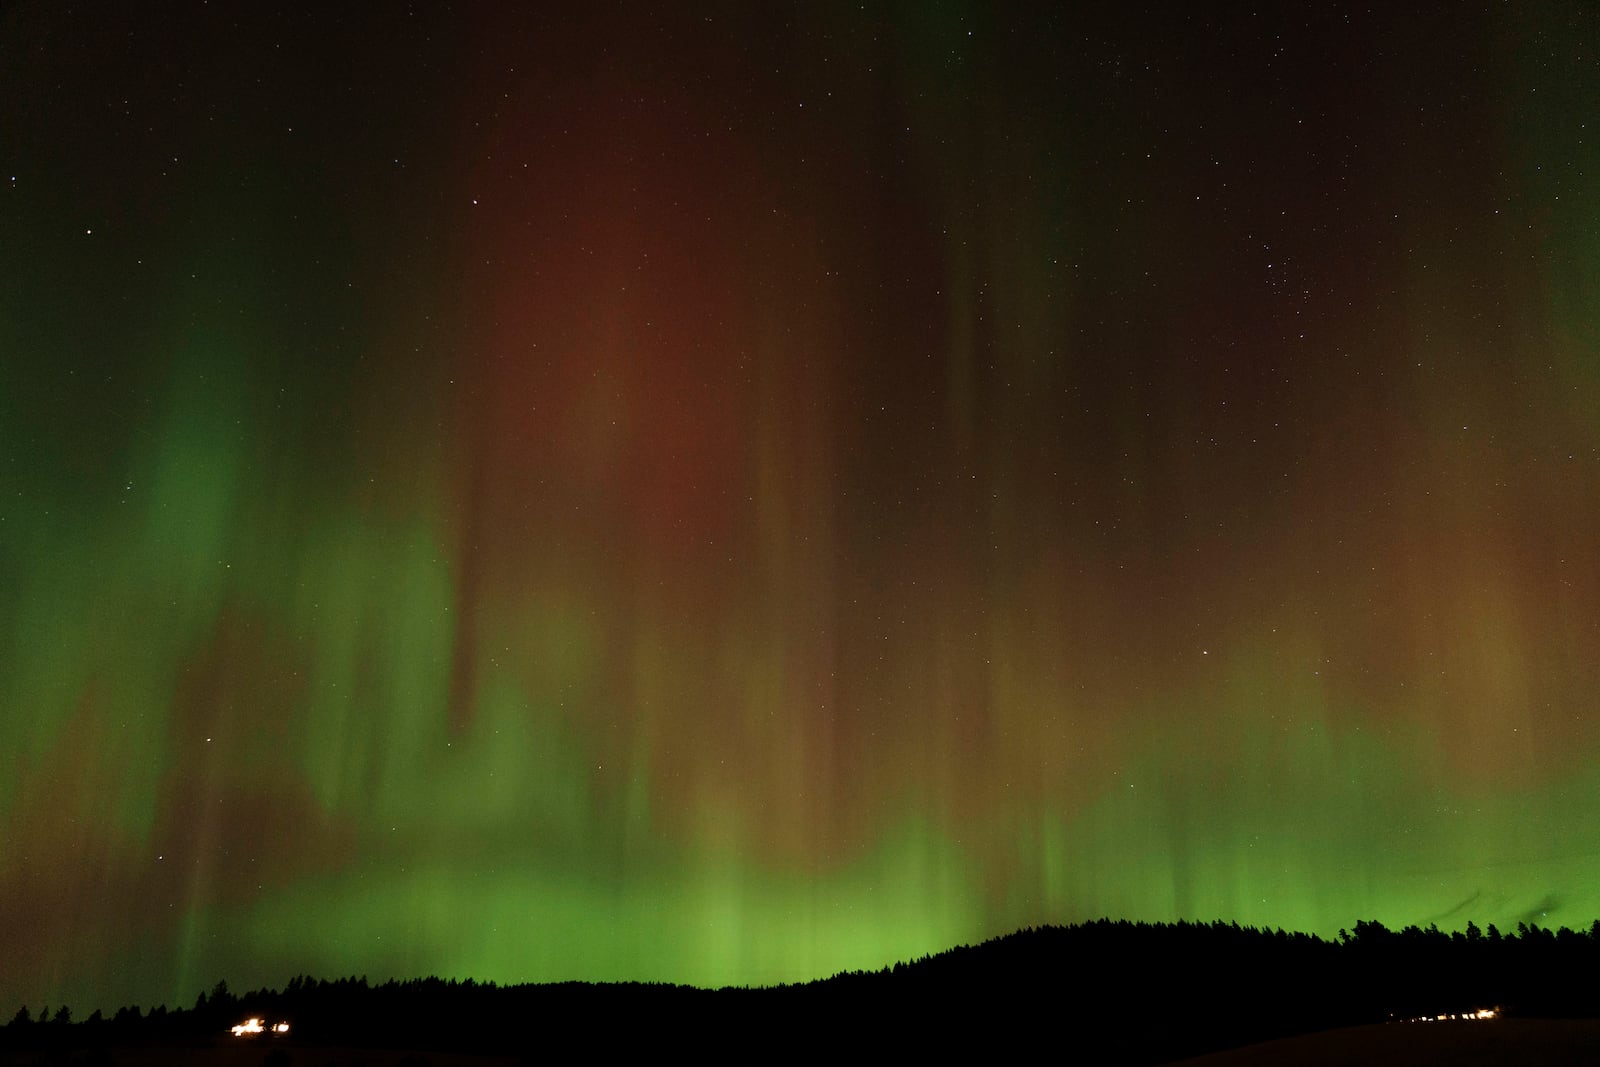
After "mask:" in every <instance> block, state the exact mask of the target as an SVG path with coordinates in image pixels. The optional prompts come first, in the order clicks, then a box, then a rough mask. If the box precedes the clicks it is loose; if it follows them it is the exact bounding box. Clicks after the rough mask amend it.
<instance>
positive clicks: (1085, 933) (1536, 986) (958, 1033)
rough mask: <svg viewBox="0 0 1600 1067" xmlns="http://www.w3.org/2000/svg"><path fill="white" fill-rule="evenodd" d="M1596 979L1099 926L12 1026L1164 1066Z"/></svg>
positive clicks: (1584, 990) (1455, 954) (1554, 1013)
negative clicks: (855, 954)
mask: <svg viewBox="0 0 1600 1067" xmlns="http://www.w3.org/2000/svg"><path fill="white" fill-rule="evenodd" d="M1596 975H1600V920H1597V921H1596V922H1595V923H1594V924H1593V925H1591V926H1590V928H1589V929H1588V930H1586V931H1574V930H1571V929H1567V928H1561V929H1559V930H1549V929H1544V928H1541V927H1539V926H1537V925H1529V924H1526V923H1519V924H1518V926H1517V928H1516V930H1514V931H1508V932H1506V933H1502V932H1501V931H1499V930H1498V929H1497V928H1496V927H1495V926H1493V925H1490V926H1488V927H1486V928H1484V929H1481V930H1480V929H1479V928H1478V927H1477V926H1476V925H1475V924H1472V923H1469V924H1467V927H1466V929H1465V930H1463V931H1455V932H1450V933H1446V932H1441V931H1440V930H1438V929H1437V928H1436V927H1433V926H1429V927H1428V928H1426V929H1423V928H1419V927H1416V926H1407V927H1405V928H1404V929H1401V930H1390V929H1388V928H1386V927H1385V926H1383V925H1382V924H1381V923H1379V922H1375V921H1367V922H1358V923H1356V924H1355V927H1354V928H1353V929H1352V930H1348V931H1345V930H1341V931H1340V932H1339V935H1338V937H1337V938H1335V939H1332V940H1328V939H1324V938H1321V937H1318V936H1315V935H1311V934H1305V933H1287V932H1285V931H1283V930H1281V929H1276V930H1265V929H1255V928H1251V927H1241V926H1239V925H1238V924H1237V923H1222V922H1215V923H1190V922H1178V923H1170V924H1165V923H1135V922H1128V921H1110V920H1100V921H1096V922H1089V923H1084V924H1081V925H1073V926H1064V927H1056V926H1052V927H1041V928H1033V929H1026V930H1021V931H1018V932H1016V933H1013V934H1010V935H1007V936H1005V937H1000V938H997V939H994V940H991V941H987V942H984V943H982V944H979V945H972V946H962V947H958V948H952V949H949V950H947V951H944V952H940V953H938V954H936V955H931V956H925V957H923V958H921V959H917V960H913V961H907V962H902V963H897V964H895V965H893V966H892V967H886V968H884V969H882V970H878V971H852V972H844V973H840V974H836V975H834V976H833V977H831V978H826V979H820V980H817V981H813V982H808V983H804V984H796V985H784V986H774V987H766V988H724V989H716V990H707V989H700V988H696V987H691V986H678V985H664V984H648V983H605V984H593V983H586V982H567V983H557V984H529V985H496V984H494V983H489V982H476V981H473V980H471V979H466V980H456V979H450V980H445V979H440V978H421V979H412V980H405V981H400V980H390V981H385V982H382V983H381V984H373V983H371V982H369V981H368V979H367V978H365V977H362V978H355V977H347V978H340V979H337V980H326V979H316V978H312V977H309V976H299V977H295V978H293V979H291V980H290V981H289V982H288V984H287V985H286V986H284V987H283V988H282V989H258V990H251V991H249V992H247V993H242V994H236V993H234V992H233V991H232V990H230V989H229V987H228V985H227V983H226V981H220V982H218V983H217V984H216V986H215V987H213V988H212V989H211V990H210V991H209V992H207V993H201V994H200V996H199V997H198V999H197V1000H196V1001H195V1003H194V1004H193V1005H189V1006H178V1007H168V1006H166V1005H157V1006H156V1007H154V1008H152V1009H149V1010H143V1009H141V1008H139V1007H135V1006H128V1007H124V1008H121V1009H120V1010H118V1011H117V1012H116V1013H115V1014H114V1015H113V1016H112V1017H110V1018H107V1017H105V1016H104V1015H103V1014H102V1013H101V1012H99V1011H96V1012H95V1013H94V1014H92V1015H90V1016H89V1017H87V1018H84V1019H81V1020H79V1019H76V1018H75V1017H74V1015H73V1013H72V1011H71V1010H70V1009H69V1007H68V1006H65V1005H58V1006H56V1007H54V1008H51V1007H48V1006H41V1007H40V1008H39V1009H38V1010H37V1011H34V1010H30V1009H29V1008H27V1007H23V1008H21V1009H19V1010H18V1011H17V1012H16V1014H15V1016H14V1017H13V1018H12V1019H11V1021H10V1022H9V1023H8V1024H7V1025H5V1026H4V1027H0V1052H4V1053H6V1054H7V1056H8V1057H15V1055H16V1054H19V1053H28V1052H39V1051H47V1052H54V1053H61V1052H73V1053H74V1054H75V1055H76V1054H81V1055H83V1056H86V1057H89V1058H86V1059H83V1060H81V1062H114V1061H112V1060H110V1059H108V1058H102V1059H99V1060H97V1059H95V1058H93V1054H94V1052H95V1050H102V1056H103V1057H104V1056H107V1055H108V1054H106V1053H104V1052H103V1050H108V1049H139V1048H146V1049H151V1048H163V1047H165V1048H183V1047H187V1048H196V1047H207V1046H213V1047H214V1046H228V1045H235V1044H237V1043H238V1042H239V1041H240V1040H241V1039H240V1038H237V1037H234V1036H233V1035H232V1034H231V1033H230V1027H232V1026H234V1025H236V1024H238V1023H240V1022H241V1021H242V1020H244V1019H245V1018H247V1017H252V1016H253V1017H258V1018H261V1019H265V1020H267V1021H268V1024H269V1025H271V1023H273V1022H276V1021H279V1020H282V1021H285V1022H288V1023H290V1024H291V1031H290V1032H289V1033H288V1034H287V1035H284V1036H282V1037H277V1036H273V1035H271V1034H267V1035H263V1036H259V1037H254V1038H247V1039H244V1040H253V1041H256V1042H259V1043H260V1044H261V1045H263V1046H267V1047H268V1048H269V1052H270V1054H271V1056H270V1058H271V1059H273V1060H274V1061H275V1062H296V1059H295V1052H296V1050H302V1049H318V1048H331V1047H359V1048H368V1049H395V1050H412V1051H416V1052H417V1053H419V1054H423V1053H429V1052H432V1053H442V1052H463V1053H479V1054H498V1055H506V1056H527V1057H531V1056H535V1055H543V1054H545V1053H547V1052H548V1050H549V1047H550V1045H549V1043H550V1042H551V1041H552V1040H553V1039H554V1038H555V1037H556V1035H559V1034H563V1033H565V1034H570V1035H580V1036H582V1037H583V1039H584V1040H586V1041H596V1042H600V1043H601V1044H603V1045H604V1046H605V1048H606V1049H607V1050H609V1051H611V1052H617V1051H627V1050H630V1049H637V1050H641V1051H642V1050H650V1049H659V1048H663V1047H670V1046H672V1045H684V1044H686V1045H692V1046H696V1047H698V1048H699V1049H700V1050H701V1051H702V1052H703V1053H704V1054H706V1055H713V1056H715V1055H719V1054H728V1055H733V1054H736V1053H737V1052H738V1050H739V1049H741V1048H742V1049H744V1050H746V1051H747V1052H754V1051H756V1050H759V1049H764V1048H765V1049H770V1048H772V1047H773V1046H774V1044H776V1045H777V1046H778V1047H781V1048H782V1049H783V1050H784V1051H786V1052H787V1053H791V1054H797V1055H803V1054H818V1055H823V1054H830V1053H841V1052H845V1051H849V1052H851V1053H860V1052H874V1051H876V1052H879V1053H884V1054H892V1053H896V1052H906V1051H929V1052H931V1051H934V1050H943V1051H950V1050H962V1049H968V1050H974V1051H976V1050H979V1049H981V1048H986V1047H987V1048H993V1047H1000V1048H1004V1047H1008V1046H1009V1045H1011V1044H1012V1043H1014V1042H1016V1041H1018V1040H1020V1039H1021V1037H1022V1036H1023V1035H1025V1034H1030V1033H1045V1034H1047V1035H1052V1036H1050V1037H1049V1038H1048V1039H1049V1040H1051V1041H1053V1042H1056V1043H1064V1044H1065V1045H1067V1046H1070V1047H1071V1048H1072V1049H1073V1050H1075V1051H1076V1052H1079V1053H1082V1054H1084V1055H1087V1056H1089V1057H1091V1058H1092V1059H1093V1060H1094V1061H1097V1062H1122V1063H1158V1062H1164V1061H1168V1060H1172V1059H1176V1058H1180V1057H1185V1056H1193V1055H1199V1054H1202V1053H1206V1052H1210V1051H1214V1050H1220V1049H1227V1048H1232V1047H1236V1046H1241V1045H1248V1044H1253V1043H1257V1042H1261V1041H1267V1040H1271V1039H1275V1038H1281V1037H1288V1036H1292V1035H1296V1034H1305V1033H1311V1032H1315V1031H1320V1030H1327V1029H1332V1028H1337V1027H1349V1026H1358V1025H1362V1024H1368V1023H1381V1022H1395V1023H1403V1022H1405V1021H1407V1020H1415V1019H1419V1018H1434V1017H1438V1016H1452V1015H1463V1014H1466V1013H1471V1012H1476V1011H1479V1010H1486V1009H1493V1010H1494V1011H1495V1012H1496V1014H1497V1016H1498V1017H1501V1018H1504V1017H1507V1016H1509V1017H1513V1018H1584V1019H1589V1018H1597V1017H1600V998H1597V995H1596V986H1595V982H1594V978H1595V976H1596ZM1474 1025H1480V1024H1474ZM1483 1025H1494V1024H1493V1023H1489V1024H1483ZM314 1059H315V1058H314V1057H312V1058H311V1059H307V1060H306V1062H313V1060H314ZM425 1059H426V1057H425V1056H422V1057H421V1058H419V1059H418V1060H417V1061H416V1062H419V1063H420V1062H425ZM6 1062H23V1061H21V1060H17V1059H15V1058H10V1059H8V1060H7V1061H6ZM315 1062H322V1061H321V1060H315Z"/></svg>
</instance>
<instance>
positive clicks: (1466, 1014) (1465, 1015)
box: [1406, 1008, 1499, 1023]
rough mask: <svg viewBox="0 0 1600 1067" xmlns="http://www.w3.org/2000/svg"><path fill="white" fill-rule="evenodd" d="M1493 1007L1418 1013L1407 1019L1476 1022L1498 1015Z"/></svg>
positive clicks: (1425, 1021) (1417, 1021)
mask: <svg viewBox="0 0 1600 1067" xmlns="http://www.w3.org/2000/svg"><path fill="white" fill-rule="evenodd" d="M1498 1014H1499V1013H1498V1012H1497V1011H1496V1010H1495V1009H1494V1008H1479V1009H1478V1010H1477V1011H1462V1012H1453V1013H1451V1014H1448V1015H1419V1016H1417V1017H1416V1018H1415V1019H1407V1020H1406V1021H1407V1022H1412V1023H1448V1022H1478V1021H1479V1020H1482V1019H1494V1018H1497V1017H1498Z"/></svg>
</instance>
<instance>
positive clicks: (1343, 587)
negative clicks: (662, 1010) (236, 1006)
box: [0, 3, 1600, 1015]
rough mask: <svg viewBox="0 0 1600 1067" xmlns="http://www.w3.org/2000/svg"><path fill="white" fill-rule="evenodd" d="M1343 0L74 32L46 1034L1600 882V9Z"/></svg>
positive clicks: (685, 977) (50, 678) (1302, 921)
mask: <svg viewBox="0 0 1600 1067" xmlns="http://www.w3.org/2000/svg"><path fill="white" fill-rule="evenodd" d="M1344 14H1345V12H1343V11H1332V12H1326V13H1322V14H1317V15H1314V16H1310V18H1311V22H1310V23H1309V24H1307V23H1302V22H1298V21H1295V19H1294V18H1291V17H1290V16H1288V15H1263V16H1260V17H1256V16H1251V17H1248V18H1247V17H1245V16H1239V17H1237V18H1235V17H1233V16H1217V18H1216V20H1215V21H1213V22H1210V23H1204V24H1201V23H1197V22H1195V21H1194V20H1195V19H1196V18H1198V16H1192V13H1191V19H1190V22H1188V23H1183V22H1182V21H1181V20H1177V19H1173V18H1167V17H1164V16H1161V17H1158V14H1157V13H1153V12H1152V13H1145V14H1139V13H1135V12H1125V11H1122V10H1121V9H1113V8H1110V7H1107V8H1105V9H1103V10H1101V9H1097V8H1094V7H1087V8H1081V9H1073V10H1071V11H1064V12H1061V13H1058V15H1057V16H1056V17H1054V18H1053V19H1046V20H1042V21H1040V20H1035V19H1033V18H1032V17H1030V18H1026V19H1025V18H1022V17H1020V16H1015V15H1013V14H1009V13H1007V12H1005V11H1003V10H999V9H991V8H989V7H988V6H982V7H979V6H976V5H961V4H954V5H945V6H942V7H940V8H938V9H937V10H930V11H924V10H922V9H921V8H919V7H916V6H912V7H907V8H903V9H893V8H886V9H878V10H871V11H859V10H844V9H840V10H829V11H817V12H804V13H792V14H791V15H788V16H785V17H783V18H776V17H770V16H767V15H754V14H751V13H749V12H747V11H745V10H744V9H743V8H742V7H741V6H739V5H727V6H719V5H713V6H712V8H711V9H709V10H707V11H705V12H702V13H700V15H698V16H696V17H688V16H686V15H682V14H677V13H671V12H668V13H655V14H650V15H648V16H646V15H644V14H642V13H639V12H631V13H615V12H608V11H603V10H591V11H585V12H583V13H581V14H569V15H567V16H563V17H555V16H553V15H550V14H549V13H547V12H545V11H543V10H540V11H520V12H511V13H506V12H496V13H493V14H490V13H489V12H488V11H487V10H483V11H474V12H473V13H471V14H470V15H469V16H467V17H464V18H459V19H457V18H450V19H447V18H445V17H443V16H442V15H437V14H429V15H417V16H414V17H412V18H410V19H409V20H400V19H396V18H391V17H390V16H389V15H387V14H383V13H376V14H366V15H350V16H337V15H329V14H326V13H320V12H317V11H312V10H308V11H305V12H289V13H280V14H279V15H277V16H273V17H271V18H268V17H265V16H263V17H262V18H261V19H260V20H259V22H250V23H249V24H248V25H234V24H230V23H226V21H225V20H222V19H219V18H218V17H217V16H216V15H215V14H214V13H210V12H197V13H196V15H195V18H194V19H193V20H190V21H188V22H182V23H181V24H180V23H179V22H174V23H173V24H171V25H167V26H157V25H149V26H146V25H144V24H143V23H141V24H140V25H137V26H135V25H131V24H124V23H122V22H119V21H118V19H117V18H116V17H110V18H108V19H106V20H105V21H103V22H102V23H97V24H96V25H94V26H88V25H83V24H80V20H78V19H77V18H76V17H75V16H72V15H71V14H69V13H64V12H59V11H54V10H52V9H51V8H50V7H48V6H47V5H42V4H22V5H16V6H14V7H13V8H12V9H8V11H7V13H6V14H5V15H4V16H0V49H3V50H4V51H5V54H7V55H8V56H14V57H16V61H15V62H14V63H10V64H6V65H3V66H0V99H6V100H13V101H16V100H21V101H28V102H29V103H28V104H27V106H23V107H10V108H4V109H0V161H4V163H5V168H6V169H5V171H4V173H0V257H4V261H5V264H6V266H7V267H8V268H11V269H7V270H5V271H3V272H0V278H3V282H0V725H3V727H4V732H3V745H0V943H3V944H5V945H7V946H8V953H9V956H10V958H11V959H13V960H15V961H17V962H15V963H14V964H13V965H10V966H7V967H6V968H4V969H3V970H0V1012H5V1013H6V1014H7V1015H9V1012H10V1011H11V1010H14V1007H15V1005H16V1004H18V1003H22V1002H24V1001H26V1002H27V1003H29V1004H30V1005H33V1006H35V1007H36V1006H37V1005H38V1004H40V1003H45V1002H48V1003H51V1004H56V1003H60V1002H62V1001H63V1000H66V1001H70V1002H71V1003H72V1004H73V1007H74V1009H75V1010H79V1011H81V1012H86V1011H87V1010H91V1009H92V1007H93V1006H102V1007H114V1006H116V1005H118V1004H120V1003H123V1002H127V1001H137V1002H140V1003H146V1004H148V1003H152V1002H154V1001H158V1000H166V1001H168V1002H178V1001H188V1000H190V999H192V998H193V996H194V995H195V994H196V993H197V992H198V991H199V990H200V989H202V988H208V987H209V986H210V985H211V984H212V983H214V982H215V980H216V979H217V978H218V977H221V976H226V977H227V979H228V981H229V983H230V985H232V986H233V987H235V988H245V987H247V986H250V985H257V984H279V983H281V982H283V981H284V980H285V979H286V978H287V977H288V976H289V975H291V974H294V973H305V972H310V973H317V974H338V973H367V974H368V975H370V976H372V977H374V978H378V977H380V976H388V975H390V974H393V975H396V976H405V975H414V974H427V973H439V974H444V975H456V976H467V975H471V976H474V977H477V978H486V979H495V980H500V981H519V980H559V979H571V978H579V979H584V978H586V979H640V980H667V981H687V982H698V983H707V984H717V983H742V982H771V981H782V980H796V979H804V978H809V977H814V976H818V975H822V974H827V973H830V972H833V971H836V970H840V969H845V968H856V967H873V966H880V965H883V964H885V963H888V962H891V961H893V960H895V959H900V958H905V957H909V956H915V955H920V954H922V953H926V952H930V951H935V950H938V949H940V948H943V947H946V946H948V945H950V944H953V943H956V942H961V941H971V940H975V939H978V938H982V937H985V936H989V935H994V934H999V933H1003V932H1006V931H1008V930H1010V929H1012V928H1015V927H1016V926H1018V925H1021V924H1026V923H1042V922H1053V921H1067V920H1076V919H1085V918H1092V917H1096V916H1099V915H1112V916H1118V917H1129V918H1140V919H1173V918H1197V919H1213V918H1223V919H1236V920H1238V921H1239V922H1241V923H1251V924H1264V925H1273V926H1280V925H1281V926H1284V927H1290V928H1301V929H1310V930H1315V931H1318V932H1321V933H1325V934H1326V933H1332V932H1334V931H1336V930H1337V929H1339V928H1340V927H1347V926H1349V925H1350V924H1352V923H1353V922H1355V921H1356V920H1358V919H1362V918H1378V919H1381V920H1383V921H1385V922H1388V923H1391V924H1403V923H1410V922H1418V923H1426V922H1429V921H1437V922H1439V923H1440V924H1441V925H1442V926H1451V925H1462V924H1464V923H1465V922H1466V921H1467V920H1468V919H1474V920H1476V921H1478V922H1479V923H1480V924H1482V923H1487V922H1498V923H1501V924H1502V925H1505V924H1512V925H1514V924H1515V922H1517V921H1519V920H1523V919H1528V920H1530V921H1538V922H1541V923H1550V924H1554V923H1570V924H1579V923H1583V924H1586V923H1588V922H1589V921H1590V920H1592V919H1593V918H1594V917H1595V916H1596V915H1600V892H1597V891H1596V890H1595V889H1594V887H1595V886H1597V885H1600V853H1597V852H1596V851H1595V849H1594V847H1593V845H1592V843H1591V842H1590V841H1589V840H1588V839H1587V838H1586V837H1585V836H1584V830H1583V828H1584V827H1587V826H1592V825H1593V824H1594V822H1595V820H1596V818H1597V817H1600V782H1597V781H1596V776H1597V774H1600V725H1597V724H1600V718H1597V717H1596V716H1595V715H1594V710H1595V709H1594V695H1593V694H1594V693H1595V692H1597V691H1600V684H1597V683H1600V676H1597V672H1600V667H1597V664H1600V657H1597V656H1596V651H1597V650H1600V613H1597V609H1596V607H1595V605H1596V604H1600V563H1597V562H1596V557H1595V554H1594V552H1593V551H1592V546H1593V545H1594V544H1595V543H1596V541H1597V540H1600V505H1597V504H1596V501H1600V430H1597V427H1600V419H1597V418H1596V414H1597V412H1600V393H1597V392H1596V384H1597V381H1600V378H1597V376H1596V368H1597V367H1600V347H1597V345H1600V336H1597V327H1596V316H1595V313H1594V310H1593V308H1594V306H1595V301H1594V300H1593V299H1591V297H1592V296H1593V294H1594V289H1595V285H1594V280H1595V278H1596V277H1597V272H1600V245H1597V244H1596V235H1595V231H1594V227H1593V225H1592V223H1591V222H1590V220H1592V219H1593V218H1596V217H1600V209H1597V206H1596V203H1595V200H1596V196H1597V195H1600V187H1597V184H1596V182H1597V180H1600V178H1597V175H1600V170H1597V169H1596V163H1597V161H1596V158H1595V153H1596V148H1595V139H1594V137H1593V136H1592V134H1593V131H1592V130H1589V129H1588V127H1587V126H1585V125H1584V123H1585V122H1586V121H1587V120H1586V118H1585V115H1586V112H1585V109H1584V108H1583V107H1582V106H1581V103H1580V102H1582V101H1587V100H1590V99H1595V98H1600V84H1597V83H1596V77H1595V75H1594V73H1593V70H1592V68H1591V66H1590V65H1586V62H1585V61H1584V60H1583V57H1586V56H1589V55H1591V54H1593V52H1594V50H1595V46H1596V44H1597V43H1600V42H1597V41H1596V40H1595V37H1596V28H1595V26H1594V25H1593V24H1592V20H1591V19H1585V18H1584V17H1583V12H1582V11H1581V10H1580V9H1579V8H1577V7H1576V6H1569V5H1563V4H1559V3H1552V4H1546V5H1539V6H1538V7H1537V9H1536V10H1534V11H1533V12H1531V13H1529V14H1528V15H1527V16H1526V17H1525V18H1519V20H1512V19H1511V17H1510V16H1508V15H1505V14H1503V13H1497V12H1470V13H1466V14H1463V15H1462V16H1461V17H1459V18H1457V19H1454V20H1452V22H1451V25H1450V29H1449V33H1448V34H1444V35H1441V32H1440V30H1439V27H1438V26H1437V25H1435V24H1434V22H1433V21H1432V20H1431V19H1429V18H1428V17H1426V16H1424V15H1420V14H1414V13H1413V14H1406V13H1397V14H1391V15H1382V16H1374V15H1371V14H1368V13H1357V12H1354V11H1351V12H1349V15H1350V17H1349V18H1345V17H1344ZM241 17H242V16H241ZM247 21H248V20H247ZM172 72H178V73H172ZM308 72H309V73H308ZM180 74H181V76H180ZM169 75H170V76H169ZM180 83H181V84H180ZM48 86H54V87H58V88H56V89H51V90H50V91H48V92H46V90H45V87H48ZM63 87H64V88H63ZM1591 125H1592V123H1591ZM107 153H112V154H114V155H115V158H116V159H117V160H118V161H119V162H118V165H117V166H116V167H110V166H108V165H107V163H106V160H107V159H108V158H109V157H108V155H107Z"/></svg>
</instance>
